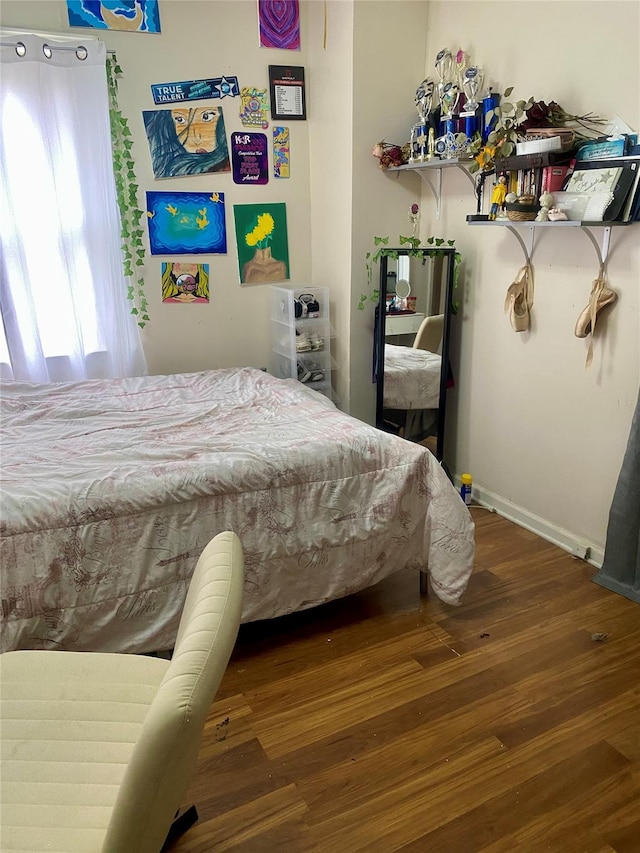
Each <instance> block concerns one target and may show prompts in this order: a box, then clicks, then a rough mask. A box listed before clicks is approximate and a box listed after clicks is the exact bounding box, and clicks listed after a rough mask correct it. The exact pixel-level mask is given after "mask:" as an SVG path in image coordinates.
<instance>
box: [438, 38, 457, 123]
mask: <svg viewBox="0 0 640 853" xmlns="http://www.w3.org/2000/svg"><path fill="white" fill-rule="evenodd" d="M436 71H437V72H438V77H439V78H440V79H439V81H438V100H439V101H440V110H441V111H443V96H444V87H445V86H446V85H447V83H452V82H453V56H451V51H450V50H447V49H446V48H443V49H442V50H441V51H440V52H439V53H438V55H437V56H436Z"/></svg>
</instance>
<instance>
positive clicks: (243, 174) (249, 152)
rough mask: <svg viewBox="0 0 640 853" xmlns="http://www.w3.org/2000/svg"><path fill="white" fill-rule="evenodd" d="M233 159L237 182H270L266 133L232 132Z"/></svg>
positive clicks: (235, 180) (234, 175)
mask: <svg viewBox="0 0 640 853" xmlns="http://www.w3.org/2000/svg"><path fill="white" fill-rule="evenodd" d="M231 161H232V164H233V181H234V183H236V184H266V183H268V182H269V160H268V158H267V137H266V135H265V134H264V133H232V134H231Z"/></svg>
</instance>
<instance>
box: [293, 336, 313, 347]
mask: <svg viewBox="0 0 640 853" xmlns="http://www.w3.org/2000/svg"><path fill="white" fill-rule="evenodd" d="M312 349H313V344H312V343H311V341H310V339H309V336H308V335H306V334H304V333H300V332H297V337H296V352H311V350H312Z"/></svg>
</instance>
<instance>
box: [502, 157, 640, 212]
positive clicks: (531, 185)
mask: <svg viewBox="0 0 640 853" xmlns="http://www.w3.org/2000/svg"><path fill="white" fill-rule="evenodd" d="M603 151H604V149H603ZM579 155H580V152H578V153H577V154H575V153H573V154H572V153H570V152H562V151H544V152H539V153H531V154H525V155H521V156H514V157H505V158H504V159H503V160H501V161H499V163H498V164H497V171H498V173H505V174H506V175H507V178H508V180H507V186H508V190H509V192H514V193H516V195H518V196H521V195H533V196H534V197H535V199H536V201H538V200H539V198H540V196H541V195H542V193H551V194H552V195H553V196H554V204H555V206H556V207H560V208H561V209H563V210H565V212H566V213H567V216H568V218H569V219H575V220H580V221H584V222H637V221H640V152H637V153H636V151H634V153H632V154H627V155H620V156H615V157H612V156H601V157H595V156H588V157H587V158H582V159H581V158H580V157H579Z"/></svg>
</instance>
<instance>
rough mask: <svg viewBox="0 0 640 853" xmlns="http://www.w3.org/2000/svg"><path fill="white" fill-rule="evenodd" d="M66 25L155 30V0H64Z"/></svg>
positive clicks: (157, 14) (157, 27)
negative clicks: (67, 19) (65, 3)
mask: <svg viewBox="0 0 640 853" xmlns="http://www.w3.org/2000/svg"><path fill="white" fill-rule="evenodd" d="M67 12H68V15H69V26H70V27H94V28H95V29H99V30H126V31H129V32H136V33H159V32H160V12H159V11H158V0H67Z"/></svg>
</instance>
